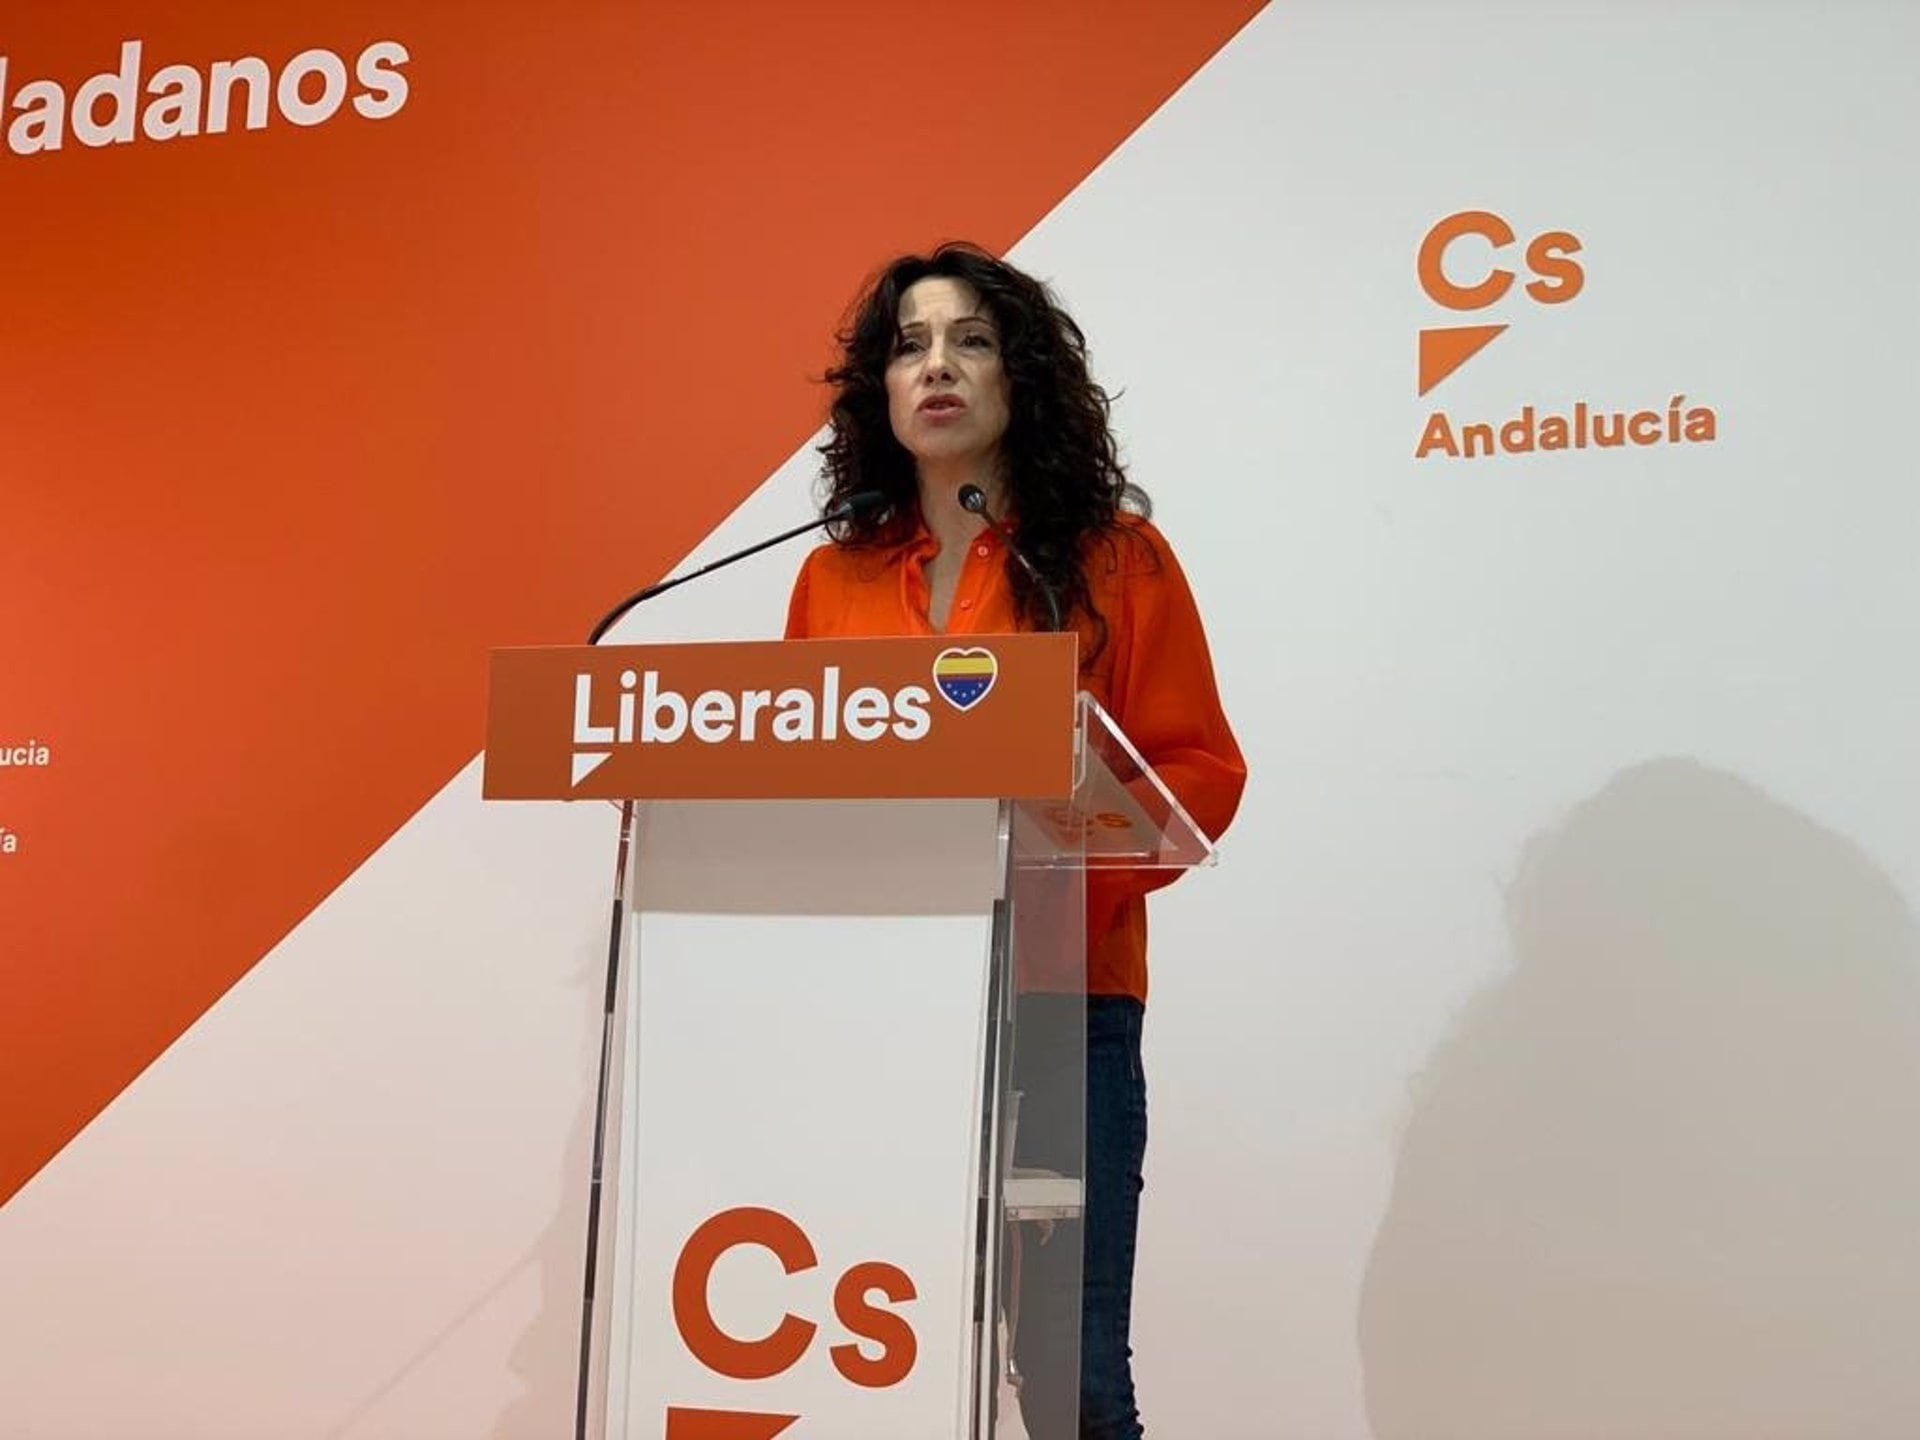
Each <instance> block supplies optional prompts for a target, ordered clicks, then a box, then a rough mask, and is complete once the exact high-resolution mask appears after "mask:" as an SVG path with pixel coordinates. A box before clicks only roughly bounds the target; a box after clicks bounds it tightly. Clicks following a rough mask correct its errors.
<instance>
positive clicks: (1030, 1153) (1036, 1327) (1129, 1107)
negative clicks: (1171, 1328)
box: [1014, 995, 1147, 1440]
mask: <svg viewBox="0 0 1920 1440" xmlns="http://www.w3.org/2000/svg"><path fill="white" fill-rule="evenodd" d="M1079 1014H1080V1011H1079V1002H1078V1001H1064V1002H1063V1001H1059V1000H1056V999H1055V998H1054V997H1052V996H1027V997H1025V998H1023V999H1022V1000H1021V1001H1020V1014H1019V1019H1018V1022H1017V1023H1018V1027H1019V1028H1018V1034H1019V1036H1020V1037H1021V1038H1020V1039H1018V1040H1016V1042H1015V1043H1016V1046H1017V1053H1016V1056H1015V1065H1014V1083H1015V1085H1016V1086H1017V1087H1019V1088H1021V1089H1022V1091H1023V1099H1022V1101H1021V1118H1020V1142H1019V1150H1020V1152H1021V1153H1020V1154H1019V1155H1018V1156H1017V1157H1016V1158H1017V1160H1018V1161H1019V1163H1022V1164H1041V1165H1047V1164H1052V1165H1062V1164H1065V1165H1071V1164H1072V1163H1073V1161H1074V1160H1075V1159H1077V1158H1079V1157H1078V1156H1077V1155H1075V1154H1067V1153H1063V1152H1064V1151H1069V1150H1077V1146H1078V1142H1079V1141H1080V1136H1079V1135H1078V1134H1075V1135H1073V1136H1072V1137H1071V1139H1069V1140H1068V1141H1067V1142H1066V1143H1065V1144H1064V1145H1063V1144H1062V1143H1061V1142H1060V1141H1059V1140H1058V1136H1059V1135H1060V1134H1062V1133H1064V1132H1065V1131H1069V1130H1070V1131H1078V1130H1079V1128H1080V1127H1079V1126H1078V1125H1077V1124H1075V1123H1074V1122H1075V1121H1077V1120H1078V1118H1079V1116H1078V1113H1077V1112H1078V1110H1079V1106H1078V1103H1077V1101H1078V1094H1079V1087H1078V1086H1077V1085H1073V1084H1071V1083H1068V1084H1066V1085H1064V1086H1062V1087H1061V1089H1060V1091H1059V1096H1060V1098H1059V1099H1058V1100H1057V1101H1051V1102H1050V1094H1049V1087H1048V1076H1047V1075H1046V1073H1045V1072H1046V1069H1047V1066H1046V1056H1047V1055H1048V1054H1049V1053H1064V1054H1066V1055H1068V1056H1072V1055H1074V1054H1076V1053H1077V1052H1078V1047H1077V1046H1071V1045H1067V1046H1061V1047H1058V1048H1057V1049H1056V1048H1055V1047H1052V1046H1048V1045H1047V1044H1046V1038H1047V1034H1048V1031H1049V1028H1050V1027H1052V1028H1053V1030H1054V1033H1055V1034H1056V1035H1057V1034H1058V1027H1059V1026H1060V1025H1061V1024H1062V1023H1063V1022H1064V1021H1066V1020H1067V1019H1068V1018H1069V1017H1071V1018H1073V1019H1077V1018H1078V1017H1079ZM1144 1018H1145V1011H1144V1007H1143V1006H1142V1005H1141V1004H1140V1002H1139V1001H1138V1000H1135V999H1133V998H1132V997H1130V996H1126V995H1090V996H1088V997H1087V1000H1086V1018H1085V1023H1086V1073H1085V1087H1086V1088H1085V1096H1086V1100H1085V1106H1086V1109H1085V1130H1084V1145H1085V1161H1086V1172H1085V1173H1086V1217H1085V1220H1084V1221H1083V1222H1080V1223H1077V1224H1062V1225H1060V1226H1058V1227H1056V1230H1055V1233H1054V1235H1053V1238H1052V1239H1050V1240H1049V1241H1047V1242H1046V1243H1045V1244H1037V1243H1034V1241H1033V1240H1032V1239H1029V1240H1027V1241H1026V1242H1025V1243H1024V1244H1023V1246H1022V1258H1021V1284H1020V1316H1021V1319H1020V1328H1019V1331H1018V1333H1017V1334H1016V1337H1015V1343H1014V1360H1015V1363H1016V1364H1017V1365H1018V1366H1019V1368H1020V1371H1021V1374H1022V1376H1023V1383H1022V1386H1021V1413H1022V1416H1023V1418H1024V1419H1025V1421H1026V1424H1027V1431H1028V1434H1029V1435H1030V1436H1031V1437H1032V1440H1074V1437H1076V1436H1077V1437H1079V1440H1140V1437H1141V1436H1142V1434H1143V1433H1144V1432H1143V1431H1142V1430H1141V1428H1140V1416H1139V1411H1138V1410H1137V1408H1136V1407H1135V1404H1134V1395H1133V1349H1132V1345H1131V1342H1130V1331H1131V1327H1132V1315H1133V1256H1134V1239H1135V1236H1136V1234H1137V1233H1138V1230H1139V1223H1140V1191H1141V1187H1142V1184H1143V1181H1142V1178H1141V1167H1142V1164H1143V1162H1144V1160H1145V1158H1146V1149H1147V1082H1146V1074H1145V1072H1144V1070H1143V1069H1142V1066H1141V1063H1140V1038H1141V1028H1142V1021H1143V1019H1144ZM1062 1122H1064V1124H1062ZM1030 1137H1032V1138H1030ZM1076 1270H1077V1271H1078V1272H1079V1273H1078V1293H1079V1301H1080V1325H1079V1335H1078V1343H1077V1345H1076V1344H1075V1337H1074V1335H1073V1333H1072V1330H1071V1328H1070V1327H1069V1326H1067V1325H1066V1324H1064V1323H1062V1321H1061V1320H1060V1319H1059V1318H1056V1317H1057V1315H1058V1311H1059V1309H1060V1305H1061V1301H1062V1299H1063V1298H1066V1297H1070V1296H1071V1295H1072V1293H1073V1291H1074V1288H1075V1285H1074V1282H1075V1278H1076V1277H1075V1273H1074V1272H1075V1271H1076ZM1050 1322H1051V1323H1050ZM1076 1351H1077V1363H1076V1354H1075V1353H1074V1352H1076ZM1076 1371H1077V1373H1078V1376H1079V1384H1078V1386H1077V1387H1076V1386H1075V1385H1074V1384H1073V1383H1072V1379H1073V1376H1074V1374H1075V1373H1076ZM1076 1389H1077V1392H1078V1397H1077V1398H1078V1403H1077V1405H1076V1404H1075V1391H1076ZM1076 1411H1077V1413H1075V1412H1076Z"/></svg>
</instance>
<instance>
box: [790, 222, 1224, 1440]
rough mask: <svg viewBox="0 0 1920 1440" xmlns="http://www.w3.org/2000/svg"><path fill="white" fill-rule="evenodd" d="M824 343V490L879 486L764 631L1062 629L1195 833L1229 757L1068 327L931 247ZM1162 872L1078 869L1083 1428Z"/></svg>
mask: <svg viewBox="0 0 1920 1440" xmlns="http://www.w3.org/2000/svg"><path fill="white" fill-rule="evenodd" d="M840 345H841V350H842V353H841V357H840V360H839V363H838V364H837V365H836V366H835V367H834V369H833V370H831V371H830V372H829V373H828V376H827V379H828V381H829V383H830V384H831V385H832V386H833V387H834V394H833V405H832V413H831V418H830V436H829V439H828V441H827V443H826V444H825V445H824V446H823V447H822V452H823V454H824V456H825V466H824V471H825V480H826V484H827V488H828V494H827V497H826V503H827V506H828V507H829V508H831V507H833V506H835V505H838V504H839V503H840V502H842V501H844V500H846V499H847V498H848V497H850V496H853V495H855V494H860V493H862V492H872V491H877V492H879V494H880V495H881V496H882V497H884V498H883V502H882V503H880V504H878V505H867V506H863V507H861V508H860V509H858V510H857V511H856V513H854V514H853V516H852V517H851V518H850V519H848V520H846V521H844V522H842V524H841V525H840V526H839V527H837V529H836V531H835V535H834V543H832V544H831V545H825V546H822V547H820V548H818V549H816V550H814V551H813V552H812V553H811V554H810V555H809V556H808V557H807V559H806V561H805V563H804V565H803V566H802V569H801V571H800V575H799V578H798V579H797V581H796V582H795V585H794V590H793V597H792V601H791V603H790V605H789V608H788V616H787V636H788V638H790V639H801V638H809V637H823V636H881V635H930V634H946V635H983V634H1004V633H1006V632H1009V631H1014V630H1044V629H1071V630H1074V631H1077V632H1078V634H1079V637H1080V657H1081V669H1082V673H1081V676H1080V685H1081V688H1082V689H1084V690H1086V691H1088V692H1089V693H1090V694H1091V695H1092V696H1093V697H1094V698H1095V699H1096V700H1098V701H1099V702H1100V703H1101V705H1103V706H1104V707H1105V708H1106V710H1107V711H1108V713H1109V714H1111V715H1112V716H1113V717H1114V719H1115V720H1116V721H1117V722H1118V724H1119V725H1120V727H1121V729H1122V730H1124V731H1125V732H1126V734H1127V736H1128V737H1129V738H1130V739H1131V740H1132V741H1133V743H1134V744H1135V746H1137V747H1138V748H1139V750H1140V752H1141V755H1142V756H1143V757H1144V758H1145V760H1146V761H1147V763H1148V764H1149V765H1151V766H1152V767H1153V768H1154V769H1155V770H1156V771H1157V772H1158V773H1159V775H1160V777H1161V779H1162V780H1163V781H1164V782H1165V783H1166V785H1167V786H1168V788H1169V789H1171V790H1172V791H1173V793H1174V795H1175V797H1176V798H1177V799H1178V800H1179V801H1180V803H1181V804H1182V805H1183V806H1184V807H1185V809H1186V811H1187V813H1188V814H1189V815H1190V816H1191V817H1192V818H1193V820H1194V823H1195V824H1197V825H1198V826H1199V827H1200V828H1201V829H1202V830H1204V831H1205V832H1206V833H1207V834H1208V835H1209V836H1213V837H1216V838H1217V837H1218V836H1219V835H1220V833H1221V832H1222V831H1224V830H1225V829H1226V827H1227V824H1228V822H1229V821H1230V820H1231V819H1232V818H1233V814H1234V810H1235V808H1236V807H1237V806H1238V804H1239V800H1240V792H1241V789H1242V787H1243V786H1244V784H1245V781H1246V763H1245V761H1244V759H1243V758H1242V756H1241V753H1240V747H1239V745H1238V743H1237V742H1236V741H1235V739H1234V735H1233V731H1232V729H1231V727H1230V726H1229V725H1228V723H1227V718H1226V716H1225V714H1224V713H1223V712H1222V710H1221V705H1220V697H1219V694H1218V691H1217V688H1216V686H1215V683H1214V675H1213V663H1212V659H1211V656H1210V655H1209V652H1208V648H1207V641H1206V634H1205V631H1204V629H1203V628H1202V626H1201V622H1200V615H1199V611H1198V610H1197V609H1196V607H1195V605H1194V600H1193V595H1192V592H1191V591H1190V590H1189V589H1188V586H1187V583H1186V579H1185V576H1184V575H1183V574H1182V573H1181V570H1180V567H1179V564H1178V563H1177V561H1176V560H1175V559H1174V555H1173V551H1172V549H1171V548H1170V547H1169V546H1168V544H1167V541H1166V539H1165V538H1164V537H1163V536H1162V535H1161V534H1160V532H1159V531H1158V530H1157V529H1156V528H1155V527H1154V526H1153V524H1152V523H1151V522H1150V521H1149V520H1148V519H1147V513H1148V505H1147V500H1146V496H1145V495H1144V493H1142V492H1141V491H1140V489H1139V488H1138V487H1136V486H1134V485H1132V484H1131V483H1130V482H1129V481H1128V480H1127V478H1126V476H1125V474H1124V472H1123V470H1122V468H1121V465H1120V462H1119V456H1118V450H1117V447H1116V446H1115V443H1114V439H1113V435H1112V431H1111V429H1110V426H1109V419H1108V401H1107V396H1106V393H1105V392H1104V391H1103V390H1102V389H1101V388H1100V387H1099V386H1098V385H1096V384H1095V383H1094V381H1093V379H1092V377H1091V375H1090V374H1089V372H1088V368H1087V355H1086V341H1085V337H1084V336H1083V335H1082V333H1081V331H1080V328H1079V326H1078V325H1076V324H1075V323H1074V321H1073V319H1072V318H1071V317H1070V316H1068V315H1067V314H1066V312H1065V311H1064V310H1062V309H1061V307H1060V306H1059V304H1058V303H1057V302H1056V301H1055V299H1054V297H1053V295H1052V294H1051V292H1050V291H1049V290H1048V288H1047V287H1046V286H1045V285H1043V284H1041V283H1040V282H1039V281H1037V280H1035V279H1033V278H1032V277H1031V276H1028V275H1025V274H1023V273H1022V272H1020V271H1019V270H1017V269H1015V268H1014V267H1013V266H1011V265H1008V264H1006V263H1005V262H1004V261H1001V260H997V259H995V258H993V257H992V256H990V255H988V254H986V253H985V252H983V251H981V250H979V249H977V248H975V247H973V246H969V245H959V244H953V245H944V246H942V247H940V248H939V249H937V250H935V251H934V252H933V253H932V254H930V255H915V256H906V257H902V258H900V259H898V260H895V261H894V262H892V263H891V264H889V265H888V266H887V267H886V268H885V269H884V270H882V271H881V272H880V274H879V275H878V277H877V278H876V279H875V280H874V281H873V282H872V284H871V285H870V286H869V287H868V289H867V291H866V292H865V294H864V295H863V296H862V297H861V298H860V299H859V301H858V302H857V303H856V305H855V308H854V310H853V312H852V318H851V321H850V323H849V325H848V327H847V329H846V331H845V333H844V334H842V335H841V336H840ZM989 517H991V519H992V521H993V522H994V523H991V524H990V523H989ZM1003 530H1004V531H1006V532H1007V533H1010V534H1011V535H1012V536H1013V540H1014V543H1015V545H1017V547H1018V554H1015V553H1012V552H1011V551H1010V550H1009V547H1008V546H1007V545H1006V544H1005V542H1004V541H1003V540H1002V538H1001V532H1002V531H1003ZM1178 873H1180V872H1178V871H1164V870H1137V871H1104V872H1097V873H1095V874H1092V875H1090V876H1089V878H1088V884H1087V930H1086V937H1087V971H1086V989H1087V999H1086V1065H1087V1074H1086V1092H1085V1093H1086V1212H1085V1228H1084V1234H1083V1240H1082V1244H1083V1259H1082V1272H1081V1273H1082V1298H1081V1336H1080V1379H1079V1397H1080V1398H1079V1416H1078V1426H1077V1429H1078V1433H1079V1434H1080V1435H1081V1436H1082V1437H1084V1440H1095V1437H1097V1440H1134V1437H1138V1436H1140V1435H1142V1434H1143V1433H1144V1432H1143V1431H1142V1429H1141V1425H1140V1418H1139V1414H1138V1410H1137V1407H1136V1405H1135V1402H1134V1391H1133V1375H1132V1360H1131V1357H1132V1351H1131V1347H1130V1343H1129V1328H1130V1317H1131V1310H1132V1292H1133V1256H1134V1236H1135V1233H1136V1230H1137V1227H1138V1220H1139V1212H1140V1190H1141V1184H1142V1180H1141V1176H1142V1166H1143V1161H1144V1157H1145V1151H1146V1133H1147V1124H1146V1117H1147V1112H1146V1083H1145V1077H1144V1074H1143V1071H1142V1068H1141V1021H1142V1018H1143V1015H1144V1012H1145V1003H1146V998H1147V956H1146V939H1147V925H1146V904H1145V897H1146V894H1147V892H1148V891H1149V890H1151V889H1153V888H1155V887H1156V886H1159V885H1163V884H1165V883H1167V882H1168V881H1169V880H1170V879H1172V878H1173V877H1174V876H1175V875H1177V874H1178ZM1016 1360H1017V1361H1020V1362H1021V1368H1022V1369H1023V1370H1027V1371H1028V1381H1027V1384H1026V1386H1025V1387H1024V1388H1023V1392H1022V1401H1021V1403H1022V1410H1023V1413H1024V1414H1025V1416H1026V1419H1027V1423H1028V1426H1029V1428H1030V1430H1031V1431H1032V1433H1033V1434H1034V1435H1035V1436H1036V1440H1040V1437H1046V1440H1051V1437H1053V1436H1056V1435H1058V1436H1065V1435H1071V1434H1072V1433H1074V1430H1075V1425H1074V1419H1073V1417H1072V1416H1070V1415H1068V1416H1060V1415H1057V1414H1051V1413H1049V1408H1050V1407H1049V1399H1048V1395H1047V1394H1046V1386H1045V1377H1044V1373H1043V1372H1044V1369H1045V1367H1044V1366H1043V1365H1039V1364H1035V1365H1033V1366H1031V1367H1029V1366H1028V1365H1027V1364H1026V1363H1025V1361H1024V1357H1022V1356H1021V1355H1020V1353H1019V1346H1018V1340H1017V1338H1016ZM1066 1393H1068V1394H1071V1387H1068V1389H1067V1391H1066Z"/></svg>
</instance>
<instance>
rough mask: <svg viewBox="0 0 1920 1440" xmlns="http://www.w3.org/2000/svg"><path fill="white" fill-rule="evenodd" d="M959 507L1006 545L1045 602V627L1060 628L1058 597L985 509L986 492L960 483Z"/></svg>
mask: <svg viewBox="0 0 1920 1440" xmlns="http://www.w3.org/2000/svg"><path fill="white" fill-rule="evenodd" d="M960 508H961V509H962V510H965V511H968V512H969V513H971V514H974V515H978V516H979V517H980V518H981V519H982V520H984V521H986V522H987V525H988V526H989V527H990V528H991V529H992V531H993V533H994V534H996V535H998V536H999V537H1000V540H1001V543H1002V544H1004V545H1005V546H1006V547H1007V553H1008V554H1009V555H1011V556H1013V558H1014V559H1015V560H1017V561H1019V562H1020V568H1021V569H1022V570H1024V571H1026V572H1027V578H1028V579H1029V580H1031V581H1033V583H1034V586H1035V588H1036V589H1038V590H1039V591H1040V595H1041V598H1042V599H1044V600H1045V601H1046V602H1047V615H1048V618H1049V620H1050V621H1051V623H1050V624H1049V625H1048V626H1047V629H1049V630H1052V631H1054V632H1056V633H1057V632H1058V631H1059V630H1060V628H1061V627H1060V598H1059V596H1057V595H1055V594H1054V593H1053V587H1052V586H1051V585H1049V584H1047V582H1046V581H1045V580H1042V579H1041V578H1040V572H1039V571H1038V570H1036V569H1034V568H1033V562H1032V561H1031V560H1029V559H1027V557H1026V554H1025V552H1024V551H1022V550H1021V548H1020V547H1019V546H1018V545H1016V544H1014V543H1013V536H1012V535H1011V534H1009V533H1008V531H1007V527H1006V526H1004V525H1002V524H1001V523H1000V522H999V521H998V520H996V519H994V518H993V512H992V511H990V510H988V509H987V492H986V491H984V490H982V489H981V488H980V487H979V486H978V485H962V486H961V487H960Z"/></svg>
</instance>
